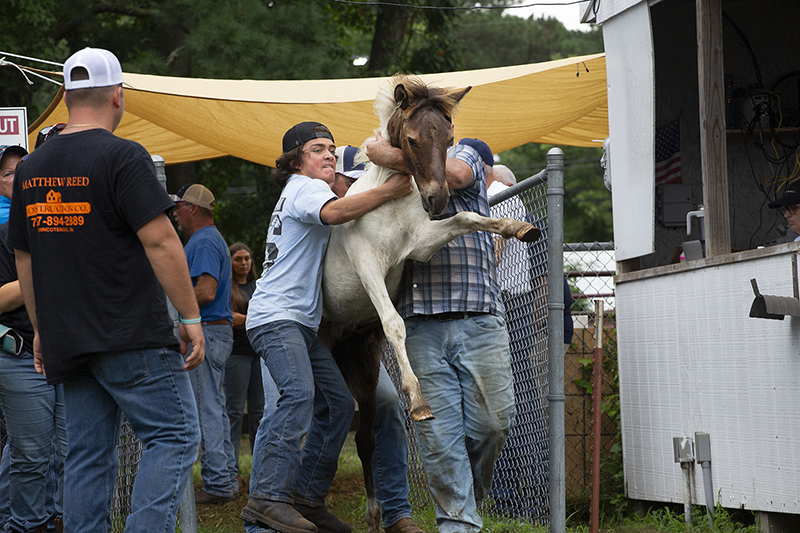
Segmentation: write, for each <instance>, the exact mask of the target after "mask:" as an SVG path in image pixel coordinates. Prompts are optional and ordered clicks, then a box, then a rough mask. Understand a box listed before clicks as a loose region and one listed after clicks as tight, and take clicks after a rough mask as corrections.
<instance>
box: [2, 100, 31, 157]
mask: <svg viewBox="0 0 800 533" xmlns="http://www.w3.org/2000/svg"><path fill="white" fill-rule="evenodd" d="M8 144H16V145H18V146H22V147H23V148H25V149H26V150H27V149H28V115H27V112H26V109H25V108H24V107H2V108H0V146H2V145H8Z"/></svg>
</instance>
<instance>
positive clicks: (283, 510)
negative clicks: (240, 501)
mask: <svg viewBox="0 0 800 533" xmlns="http://www.w3.org/2000/svg"><path fill="white" fill-rule="evenodd" d="M239 518H241V519H242V520H244V521H245V522H249V523H251V524H257V525H259V526H261V527H265V528H267V529H270V528H271V529H275V530H277V531H281V532H283V533H317V531H318V530H317V526H315V525H314V524H313V523H312V522H309V521H308V520H306V519H305V518H303V515H301V514H300V513H299V512H297V511H296V510H295V509H294V507H292V506H291V505H289V504H288V503H284V502H275V501H272V500H262V499H260V498H250V499H249V500H248V501H247V505H246V506H245V508H244V509H242V514H241V515H240V516H239Z"/></svg>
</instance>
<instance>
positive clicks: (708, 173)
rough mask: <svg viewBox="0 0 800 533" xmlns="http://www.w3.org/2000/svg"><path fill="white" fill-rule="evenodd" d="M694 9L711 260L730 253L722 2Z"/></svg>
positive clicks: (706, 1) (701, 2) (704, 2)
mask: <svg viewBox="0 0 800 533" xmlns="http://www.w3.org/2000/svg"><path fill="white" fill-rule="evenodd" d="M696 9H697V78H698V86H699V90H700V155H701V161H702V163H701V169H702V172H703V204H704V206H705V230H706V256H707V257H714V256H716V255H723V254H727V253H730V251H731V224H730V208H729V205H728V156H727V140H726V138H725V85H724V69H723V55H722V0H697V5H696Z"/></svg>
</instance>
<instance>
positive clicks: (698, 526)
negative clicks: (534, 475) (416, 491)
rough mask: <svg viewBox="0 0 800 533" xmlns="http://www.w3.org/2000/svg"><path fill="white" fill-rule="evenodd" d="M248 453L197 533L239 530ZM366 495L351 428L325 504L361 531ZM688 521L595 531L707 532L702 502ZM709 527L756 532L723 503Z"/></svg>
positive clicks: (668, 519)
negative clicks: (235, 490) (229, 496)
mask: <svg viewBox="0 0 800 533" xmlns="http://www.w3.org/2000/svg"><path fill="white" fill-rule="evenodd" d="M248 447H249V443H248V442H247V441H242V446H241V449H242V450H246V449H249V448H248ZM251 460H252V457H251V456H250V455H245V454H242V455H241V456H240V460H239V468H240V471H241V473H242V477H243V483H242V490H241V491H240V492H239V495H238V496H237V497H236V498H235V499H234V500H233V501H230V502H228V503H226V504H223V505H198V506H197V521H198V526H199V530H200V533H234V532H235V533H242V532H243V531H244V527H243V522H242V521H241V520H240V519H239V513H241V511H242V508H243V507H244V506H245V505H246V504H247V493H248V490H247V487H248V484H249V481H250V465H251ZM194 482H195V489H196V490H199V489H200V487H201V486H202V484H201V481H200V463H199V462H198V463H196V464H195V465H194ZM365 506H366V496H365V493H364V480H363V478H362V474H361V462H360V461H359V459H358V456H357V455H356V451H355V443H354V441H353V434H352V433H351V434H350V435H349V436H348V438H347V442H346V443H345V445H344V449H343V450H342V454H341V455H340V457H339V469H338V471H337V472H336V479H334V481H333V484H332V485H331V491H330V495H329V496H328V502H327V507H328V509H329V510H330V511H331V512H332V513H333V514H335V515H336V516H338V517H339V518H341V519H343V520H345V521H347V522H349V523H351V524H352V525H353V533H367V525H366V523H365V522H364V510H365ZM412 519H413V520H414V521H415V522H416V523H417V524H418V525H419V526H420V528H421V529H422V530H424V531H425V532H426V533H436V532H437V530H436V521H435V517H434V510H433V508H430V509H424V510H422V511H416V510H415V514H413V515H412ZM693 519H694V527H693V528H692V529H688V528H687V527H686V524H685V523H684V522H683V513H682V512H680V513H675V512H672V511H670V510H669V509H662V510H659V511H654V512H651V513H649V514H648V515H647V516H645V517H637V516H632V517H629V518H626V519H625V520H617V521H614V523H606V524H601V527H600V531H601V533H683V532H687V531H688V532H691V533H710V532H711V531H712V529H711V527H710V526H709V523H708V521H707V519H706V517H705V514H704V512H703V509H702V508H697V509H696V510H695V514H694V517H693ZM568 525H569V526H570V527H569V528H568V532H569V533H588V532H589V527H588V526H587V525H585V524H572V523H569V524H568ZM714 526H715V528H714V530H713V531H714V532H715V533H758V529H757V528H756V527H755V526H753V525H752V524H746V523H742V522H741V521H740V520H738V519H736V518H734V517H730V516H729V515H728V514H727V513H726V512H725V510H724V509H718V511H717V519H716V523H715V524H714ZM483 531H484V533H549V526H546V525H545V526H534V525H532V524H530V523H527V522H518V521H513V520H495V519H492V518H487V519H485V523H484V528H483Z"/></svg>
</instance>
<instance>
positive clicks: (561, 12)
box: [506, 0, 589, 31]
mask: <svg viewBox="0 0 800 533" xmlns="http://www.w3.org/2000/svg"><path fill="white" fill-rule="evenodd" d="M541 1H543V2H547V3H556V2H558V3H566V2H570V1H572V0H541ZM533 3H536V0H517V4H520V5H527V4H533ZM506 13H507V14H512V15H516V16H518V17H522V18H528V17H530V16H531V15H534V16H536V18H539V17H542V16H545V17H553V18H557V19H558V20H560V21H561V23H562V24H564V26H566V28H567V29H568V30H583V31H587V30H588V29H589V25H588V24H581V23H580V6H579V5H578V4H573V5H564V6H541V7H520V8H515V9H508V10H507V11H506Z"/></svg>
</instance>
